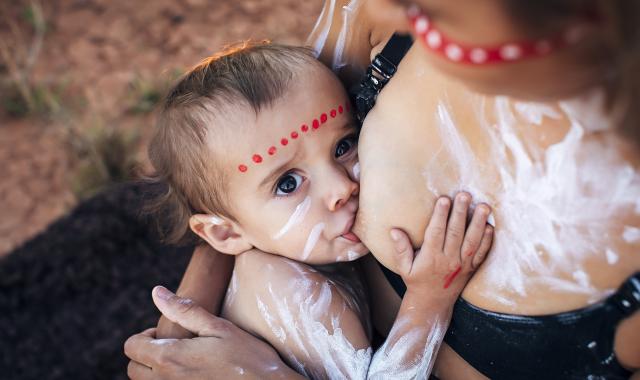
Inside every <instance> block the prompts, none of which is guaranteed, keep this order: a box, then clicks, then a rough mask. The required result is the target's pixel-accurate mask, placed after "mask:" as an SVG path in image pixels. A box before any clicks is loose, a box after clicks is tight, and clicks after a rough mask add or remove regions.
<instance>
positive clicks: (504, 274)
mask: <svg viewBox="0 0 640 380" xmlns="http://www.w3.org/2000/svg"><path fill="white" fill-rule="evenodd" d="M562 111H563V110H562V109H551V108H549V106H546V105H538V104H534V103H526V104H525V103H518V104H517V106H513V104H512V103H510V102H509V101H508V100H507V99H505V98H502V99H498V100H497V101H496V103H495V106H494V107H493V109H492V110H491V111H490V112H494V116H495V120H496V121H495V123H493V122H489V121H488V119H487V118H485V117H484V116H485V114H484V113H483V112H484V110H483V111H480V112H478V113H477V116H478V121H479V125H480V126H481V128H482V129H483V131H486V133H487V134H488V137H489V138H490V140H491V141H492V145H491V147H490V149H491V151H490V152H489V153H490V158H491V159H490V160H483V162H489V165H495V166H496V168H497V173H498V176H499V181H500V185H501V187H500V188H497V189H496V188H491V187H488V186H489V185H488V184H487V183H486V182H485V181H484V179H483V175H482V174H483V173H484V172H485V170H486V167H483V165H485V166H486V165H487V164H486V163H485V164H483V163H482V162H481V161H480V160H478V158H477V157H476V155H475V154H474V152H473V150H472V149H471V147H470V144H469V143H468V141H467V140H466V139H465V137H464V136H463V135H462V134H460V132H459V130H458V129H457V128H456V126H455V123H454V120H453V118H452V116H451V114H450V111H449V109H448V107H447V105H446V104H445V103H441V104H439V106H438V112H437V113H438V114H437V116H436V122H437V123H438V127H439V132H440V138H441V139H442V143H443V148H442V149H443V152H444V153H445V154H448V155H449V157H450V159H449V160H451V159H453V161H454V162H455V164H454V166H455V170H456V171H457V177H458V178H459V182H458V183H457V184H452V183H448V185H453V187H454V188H459V189H465V190H467V191H470V192H471V193H472V195H474V198H475V197H479V198H480V199H474V201H478V200H480V201H483V200H485V199H483V198H485V196H484V194H493V198H494V199H496V203H495V204H494V206H495V207H496V217H497V218H498V222H499V225H498V226H497V229H496V234H495V239H494V246H493V251H492V254H491V255H489V257H488V259H487V260H488V262H487V263H486V264H485V268H486V270H487V274H488V279H489V280H490V282H492V284H493V285H494V286H497V287H500V288H503V289H508V290H510V291H513V292H516V293H518V294H521V295H526V294H527V287H528V286H529V285H531V284H534V283H536V284H538V285H539V284H540V283H546V284H547V286H549V287H551V288H555V289H563V290H566V291H570V292H574V293H584V294H588V295H590V297H591V299H592V300H593V301H596V300H597V299H599V298H601V297H602V296H603V295H604V293H603V292H598V290H597V289H596V288H595V287H594V286H592V284H591V280H590V278H589V276H588V274H587V273H586V271H585V270H584V267H583V264H584V261H585V259H587V258H589V257H592V256H593V255H602V256H603V258H604V257H606V258H607V260H608V263H610V264H615V262H617V261H618V254H614V253H613V252H612V251H611V252H610V253H607V249H608V247H609V246H610V244H611V243H612V242H615V239H617V238H616V237H612V236H611V234H609V231H611V228H612V227H615V226H620V222H619V220H618V215H620V213H621V212H623V211H625V210H634V209H635V208H637V205H638V199H640V176H639V174H638V172H637V171H636V170H635V169H634V168H633V167H632V166H631V165H630V164H629V163H628V162H626V161H625V160H624V159H623V158H622V157H621V156H620V155H619V153H618V152H617V149H616V145H615V143H613V142H612V141H613V140H606V139H601V140H598V139H586V138H585V133H586V132H585V128H584V127H583V126H582V125H581V124H580V123H579V122H578V121H577V120H575V119H573V118H571V114H572V113H569V112H567V115H568V117H569V120H570V127H569V130H568V132H567V133H566V135H565V137H564V138H563V139H562V140H561V141H559V142H557V143H555V144H553V145H551V146H549V147H548V148H546V149H542V148H537V149H538V150H537V151H533V150H532V149H533V148H532V147H531V146H530V145H531V144H527V142H526V141H524V140H523V139H522V137H521V136H520V135H519V134H518V129H517V128H516V127H517V126H518V125H519V124H523V123H524V124H525V125H526V126H527V127H530V128H535V127H536V125H535V124H540V123H541V122H542V120H543V119H544V118H556V117H558V116H559V115H561V112H562ZM571 111H572V112H573V113H576V110H575V106H574V108H572V110H571ZM532 124H533V125H532ZM590 129H594V128H590ZM601 129H606V128H601ZM438 161H441V160H433V161H431V162H429V163H428V164H427V166H426V171H425V177H426V178H427V187H428V188H429V189H435V188H436V186H435V183H436V181H439V180H440V178H437V177H434V176H430V173H436V175H437V174H439V173H442V171H441V170H440V171H438V168H437V165H438ZM443 181H444V182H447V181H450V180H449V179H444V180H443ZM439 185H440V186H438V187H442V184H441V183H440V184H439ZM451 187H452V186H449V187H448V188H451ZM620 228H622V226H620ZM623 238H624V241H625V242H627V243H635V242H638V241H640V229H638V228H636V227H632V226H627V227H625V229H624V234H623ZM618 240H619V238H618ZM559 272H564V273H566V274H567V276H565V277H567V278H568V279H566V280H563V279H560V278H559V276H558V275H557V274H558V273H559Z"/></svg>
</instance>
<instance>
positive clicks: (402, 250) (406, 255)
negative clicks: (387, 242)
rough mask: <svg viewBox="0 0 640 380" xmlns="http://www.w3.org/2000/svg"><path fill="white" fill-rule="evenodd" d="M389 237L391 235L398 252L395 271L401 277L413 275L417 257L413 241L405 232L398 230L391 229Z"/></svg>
mask: <svg viewBox="0 0 640 380" xmlns="http://www.w3.org/2000/svg"><path fill="white" fill-rule="evenodd" d="M389 235H391V240H393V246H394V248H395V250H396V256H395V257H396V260H395V261H396V268H395V269H396V271H397V272H398V274H400V276H406V275H408V274H409V273H411V267H412V266H413V259H414V256H415V254H414V251H413V246H412V245H411V240H410V239H409V236H407V234H406V233H405V232H404V231H402V230H399V229H397V228H393V229H391V231H390V232H389Z"/></svg>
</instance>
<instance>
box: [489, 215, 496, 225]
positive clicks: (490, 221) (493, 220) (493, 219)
mask: <svg viewBox="0 0 640 380" xmlns="http://www.w3.org/2000/svg"><path fill="white" fill-rule="evenodd" d="M487 223H489V224H490V225H492V226H493V227H495V226H496V219H495V218H494V217H493V213H491V214H489V217H488V218H487Z"/></svg>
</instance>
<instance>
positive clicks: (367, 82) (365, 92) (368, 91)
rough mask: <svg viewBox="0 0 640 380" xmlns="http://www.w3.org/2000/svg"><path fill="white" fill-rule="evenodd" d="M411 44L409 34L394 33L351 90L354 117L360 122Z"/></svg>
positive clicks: (411, 40)
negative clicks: (361, 78) (358, 82)
mask: <svg viewBox="0 0 640 380" xmlns="http://www.w3.org/2000/svg"><path fill="white" fill-rule="evenodd" d="M411 45H413V39H412V38H411V36H410V35H405V34H398V33H395V34H394V35H393V36H392V37H391V39H390V40H389V41H388V42H387V44H386V45H385V47H384V49H382V51H381V52H380V53H379V54H378V55H376V56H375V58H374V59H373V61H371V65H369V67H368V68H367V74H366V76H365V77H364V79H363V80H362V81H361V82H360V84H358V85H357V86H356V88H355V89H354V90H353V91H352V100H353V104H354V105H355V108H356V118H357V119H358V121H359V122H360V123H362V122H363V121H364V118H365V117H366V116H367V113H368V112H369V111H370V110H371V109H372V108H373V106H374V105H375V103H376V98H377V97H378V94H379V93H380V91H382V89H383V88H384V86H385V85H386V84H387V83H388V82H389V80H391V78H392V77H393V75H394V74H395V73H396V71H397V70H398V66H399V65H400V61H402V58H404V56H405V54H407V51H409V48H411Z"/></svg>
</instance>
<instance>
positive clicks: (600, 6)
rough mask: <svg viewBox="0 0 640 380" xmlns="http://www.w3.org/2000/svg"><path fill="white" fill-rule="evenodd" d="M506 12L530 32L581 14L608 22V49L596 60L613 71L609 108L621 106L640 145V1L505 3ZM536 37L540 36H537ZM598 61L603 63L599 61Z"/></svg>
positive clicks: (628, 130) (509, 0) (518, 0)
mask: <svg viewBox="0 0 640 380" xmlns="http://www.w3.org/2000/svg"><path fill="white" fill-rule="evenodd" d="M503 1H504V2H505V4H506V6H507V10H508V11H509V12H510V13H511V14H512V15H513V16H514V17H515V18H516V20H518V21H519V22H520V23H522V25H523V26H524V27H525V28H526V29H528V30H529V31H530V32H531V33H534V34H535V33H544V32H545V29H547V28H551V29H553V28H555V29H557V28H559V27H562V25H564V24H565V23H566V22H567V21H568V20H571V19H572V18H574V17H575V16H576V15H579V14H589V13H592V12H595V13H597V14H598V17H601V18H603V19H606V20H608V21H609V22H608V24H609V28H608V29H607V30H605V31H603V33H604V34H605V35H604V37H605V40H606V42H605V43H606V46H603V48H602V49H600V56H599V57H593V58H594V60H595V61H596V62H594V63H596V64H597V63H604V64H606V65H607V67H610V68H611V70H610V71H609V72H607V73H606V75H608V78H606V79H607V83H606V87H607V90H608V100H609V106H610V107H618V106H619V107H621V108H620V110H621V111H622V115H621V116H622V117H623V120H622V127H623V128H624V132H626V133H627V134H628V135H630V136H631V137H632V138H635V140H636V143H638V144H640V139H639V138H638V136H639V135H640V133H639V132H640V127H639V126H640V107H638V106H636V104H637V103H638V99H640V75H638V73H640V1H638V0H533V1H532V0H503ZM536 37H537V36H536ZM598 60H601V61H604V62H597V61H598Z"/></svg>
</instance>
